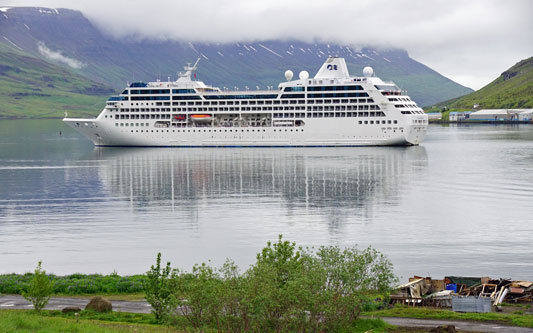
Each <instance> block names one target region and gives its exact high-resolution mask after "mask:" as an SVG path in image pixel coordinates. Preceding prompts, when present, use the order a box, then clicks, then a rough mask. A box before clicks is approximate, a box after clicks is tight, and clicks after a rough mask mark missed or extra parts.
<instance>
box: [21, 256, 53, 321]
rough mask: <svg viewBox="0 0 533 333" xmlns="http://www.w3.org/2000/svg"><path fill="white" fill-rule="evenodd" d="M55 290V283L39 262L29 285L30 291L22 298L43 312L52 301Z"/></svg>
mask: <svg viewBox="0 0 533 333" xmlns="http://www.w3.org/2000/svg"><path fill="white" fill-rule="evenodd" d="M53 289H54V282H53V281H51V280H50V279H49V278H48V276H46V272H45V271H44V270H43V269H42V268H41V261H39V263H38V264H37V268H35V271H34V275H33V278H32V279H31V281H30V283H29V285H28V290H27V291H26V292H24V293H23V294H22V296H24V298H25V299H27V300H28V301H30V302H31V303H32V304H33V307H34V308H35V310H36V311H41V310H42V309H43V308H44V307H45V306H46V304H47V303H48V301H49V300H50V296H51V295H52V292H53Z"/></svg>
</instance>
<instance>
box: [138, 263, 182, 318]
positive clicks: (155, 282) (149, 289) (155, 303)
mask: <svg viewBox="0 0 533 333" xmlns="http://www.w3.org/2000/svg"><path fill="white" fill-rule="evenodd" d="M146 277H147V279H146V281H144V283H143V289H144V293H145V296H146V301H147V302H148V303H150V305H151V306H152V309H153V310H152V312H153V313H154V315H155V319H156V320H157V321H159V322H163V321H165V320H168V319H169V318H170V316H171V315H172V312H173V311H175V310H176V306H177V300H176V295H175V293H176V285H177V283H178V272H177V270H175V269H172V268H170V262H167V265H166V266H165V267H163V268H162V267H161V253H158V254H157V259H156V265H155V266H151V268H150V270H149V271H148V272H146Z"/></svg>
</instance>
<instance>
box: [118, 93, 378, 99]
mask: <svg viewBox="0 0 533 333" xmlns="http://www.w3.org/2000/svg"><path fill="white" fill-rule="evenodd" d="M211 97H213V96H204V98H205V99H207V100H210V99H216V98H211ZM248 97H249V96H247V98H242V99H252V98H248ZM340 97H368V94H367V93H365V92H362V93H320V94H307V98H340ZM265 98H268V97H266V96H261V95H260V96H258V97H256V98H253V99H265ZM275 98H277V96H273V97H271V98H270V99H275ZM289 98H296V99H304V98H306V96H305V94H283V95H281V99H289ZM128 99H130V100H132V101H169V100H170V99H171V98H170V96H157V95H147V96H131V98H130V97H128V96H112V97H110V98H109V99H108V101H127V100H128ZM201 99H202V98H201V97H200V96H198V95H178V96H175V95H174V96H172V100H174V101H177V100H201ZM220 99H227V98H220Z"/></svg>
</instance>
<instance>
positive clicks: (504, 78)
mask: <svg viewBox="0 0 533 333" xmlns="http://www.w3.org/2000/svg"><path fill="white" fill-rule="evenodd" d="M532 96H533V57H531V58H528V59H525V60H522V61H520V62H519V63H517V64H516V65H514V66H513V67H511V68H509V69H508V70H507V71H505V72H504V73H502V75H500V76H499V77H498V78H497V79H496V80H494V81H492V82H491V83H489V84H488V85H486V86H485V87H483V88H481V89H480V90H478V91H475V92H473V93H470V94H468V95H465V96H462V97H459V98H455V99H452V100H448V101H445V102H442V103H439V104H437V105H436V106H437V107H444V106H446V107H448V109H450V110H451V109H470V110H471V109H472V107H473V106H474V105H475V104H479V105H480V108H482V109H499V108H501V109H521V108H524V109H525V108H533V97H532Z"/></svg>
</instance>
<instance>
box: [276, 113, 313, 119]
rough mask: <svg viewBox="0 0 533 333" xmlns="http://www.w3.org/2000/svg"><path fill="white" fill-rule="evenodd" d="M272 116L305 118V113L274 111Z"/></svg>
mask: <svg viewBox="0 0 533 333" xmlns="http://www.w3.org/2000/svg"><path fill="white" fill-rule="evenodd" d="M272 118H305V113H302V112H296V113H292V112H290V113H274V114H273V115H272Z"/></svg>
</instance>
